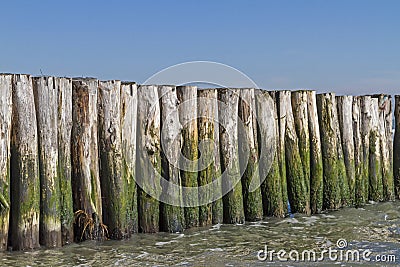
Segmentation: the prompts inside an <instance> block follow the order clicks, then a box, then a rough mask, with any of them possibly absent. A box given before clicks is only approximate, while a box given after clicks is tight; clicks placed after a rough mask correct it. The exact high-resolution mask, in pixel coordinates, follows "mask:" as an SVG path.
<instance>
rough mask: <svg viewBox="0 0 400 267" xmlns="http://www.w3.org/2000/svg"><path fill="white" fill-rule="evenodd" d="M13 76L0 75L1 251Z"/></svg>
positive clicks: (6, 217)
mask: <svg viewBox="0 0 400 267" xmlns="http://www.w3.org/2000/svg"><path fill="white" fill-rule="evenodd" d="M11 115H12V75H11V74H0V131H1V132H2V133H3V134H2V135H0V151H2V153H0V251H4V250H6V249H7V243H8V230H9V218H10V135H11Z"/></svg>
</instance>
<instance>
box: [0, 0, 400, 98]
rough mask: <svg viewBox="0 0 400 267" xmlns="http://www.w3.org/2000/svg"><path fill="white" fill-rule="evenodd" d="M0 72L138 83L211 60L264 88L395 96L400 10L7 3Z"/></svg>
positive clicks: (2, 12) (339, 4) (0, 14)
mask: <svg viewBox="0 0 400 267" xmlns="http://www.w3.org/2000/svg"><path fill="white" fill-rule="evenodd" d="M0 25H1V30H0V72H13V73H30V74H34V75H40V73H41V72H40V70H42V72H43V74H45V75H55V76H92V77H98V78H100V79H121V80H132V81H137V82H139V83H140V82H143V81H145V80H146V79H147V78H149V77H150V76H151V75H153V74H154V73H156V72H158V71H160V70H162V69H163V68H166V67H168V66H171V65H174V64H177V63H182V62H186V61H194V60H207V61H216V62H220V63H224V64H227V65H230V66H232V67H235V68H237V69H239V70H241V71H242V72H244V73H245V74H247V75H248V76H249V77H251V78H252V79H253V80H254V81H255V82H256V83H257V84H258V85H259V86H260V87H263V88H266V89H277V88H310V89H317V90H318V91H320V92H324V91H336V92H338V93H352V94H363V93H371V92H387V93H396V92H397V93H398V94H400V1H396V0H392V1H390V0H382V1H378V0H375V1H371V0H338V1H323V0H320V1H311V0H310V1H188V0H186V1H183V0H182V1H174V0H170V1H157V2H156V1H104V2H102V1H54V0H53V1H3V2H2V3H1V5H0Z"/></svg>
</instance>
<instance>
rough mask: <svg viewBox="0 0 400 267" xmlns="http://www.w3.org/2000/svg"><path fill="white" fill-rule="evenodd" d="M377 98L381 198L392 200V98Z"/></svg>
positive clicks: (381, 96) (379, 96)
mask: <svg viewBox="0 0 400 267" xmlns="http://www.w3.org/2000/svg"><path fill="white" fill-rule="evenodd" d="M374 97H375V98H377V99H378V108H379V109H378V116H379V117H378V131H379V136H380V153H381V164H382V166H381V167H382V184H383V200H386V201H389V200H394V181H393V153H392V152H393V132H392V127H393V115H392V98H391V96H389V95H382V94H381V95H375V96H374Z"/></svg>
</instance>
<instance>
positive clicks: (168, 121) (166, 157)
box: [158, 85, 185, 233]
mask: <svg viewBox="0 0 400 267" xmlns="http://www.w3.org/2000/svg"><path fill="white" fill-rule="evenodd" d="M158 95H159V98H160V111H161V149H162V153H161V162H162V164H161V165H162V171H161V175H162V177H163V179H165V180H162V181H168V183H167V182H165V183H161V187H162V199H164V201H165V200H168V201H167V203H163V202H161V203H160V230H162V231H165V232H171V233H176V232H182V231H183V230H184V228H185V215H184V209H183V207H181V206H182V191H181V185H182V181H181V175H180V169H179V166H178V163H179V155H180V151H181V124H180V122H179V114H178V105H179V101H178V98H177V95H176V88H175V86H167V85H163V86H159V87H158ZM171 184H173V185H171Z"/></svg>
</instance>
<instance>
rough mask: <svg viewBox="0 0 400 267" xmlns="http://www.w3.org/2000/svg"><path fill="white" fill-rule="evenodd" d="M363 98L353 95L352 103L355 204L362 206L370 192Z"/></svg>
mask: <svg viewBox="0 0 400 267" xmlns="http://www.w3.org/2000/svg"><path fill="white" fill-rule="evenodd" d="M360 104H361V98H360V97H359V96H355V97H353V103H352V114H353V115H352V123H353V140H354V175H355V184H354V204H355V206H356V207H360V206H361V205H363V204H364V203H366V202H367V201H368V194H365V185H364V183H365V181H364V178H363V175H364V174H363V170H364V164H365V162H364V161H363V142H362V136H361V126H362V120H361V118H362V114H361V108H360Z"/></svg>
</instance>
